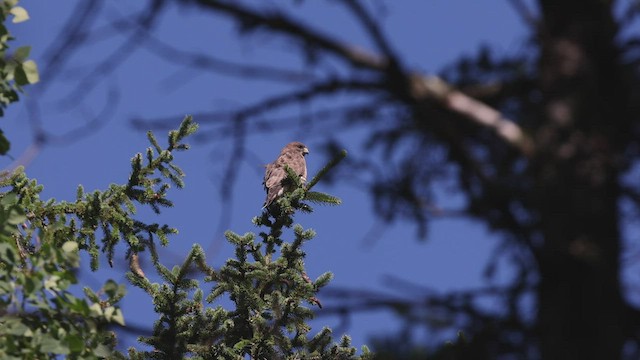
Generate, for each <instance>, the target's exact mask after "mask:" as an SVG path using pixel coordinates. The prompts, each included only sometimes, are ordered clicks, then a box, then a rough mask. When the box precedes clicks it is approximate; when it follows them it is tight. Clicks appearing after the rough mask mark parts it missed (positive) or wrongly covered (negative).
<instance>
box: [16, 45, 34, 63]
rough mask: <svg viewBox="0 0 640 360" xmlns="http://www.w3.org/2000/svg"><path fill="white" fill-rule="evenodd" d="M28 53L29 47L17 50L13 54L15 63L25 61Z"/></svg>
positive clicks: (29, 51)
mask: <svg viewBox="0 0 640 360" xmlns="http://www.w3.org/2000/svg"><path fill="white" fill-rule="evenodd" d="M30 53H31V46H21V47H19V48H17V49H16V51H15V52H14V53H13V58H14V59H15V60H16V61H17V62H20V63H21V62H23V61H25V60H27V58H28V57H29V54H30Z"/></svg>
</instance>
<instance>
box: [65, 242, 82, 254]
mask: <svg viewBox="0 0 640 360" xmlns="http://www.w3.org/2000/svg"><path fill="white" fill-rule="evenodd" d="M62 250H64V252H68V253H70V252H74V251H77V250H78V243H77V242H75V241H67V242H65V243H64V244H62Z"/></svg>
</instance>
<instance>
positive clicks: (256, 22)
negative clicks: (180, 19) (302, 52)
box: [192, 0, 388, 70]
mask: <svg viewBox="0 0 640 360" xmlns="http://www.w3.org/2000/svg"><path fill="white" fill-rule="evenodd" d="M192 1H195V2H196V3H198V4H200V5H202V6H203V7H204V8H208V9H211V10H217V11H220V12H223V13H226V14H228V15H231V16H232V17H234V18H235V19H236V20H238V21H239V22H240V23H241V24H244V25H246V26H247V27H250V26H252V27H253V26H254V27H265V28H268V29H269V30H271V31H273V32H275V33H279V34H282V35H285V36H288V37H291V38H294V39H299V40H301V41H302V42H303V43H304V44H310V45H312V46H313V47H315V48H319V49H322V50H325V51H327V52H329V53H331V54H334V55H336V56H338V57H339V58H342V59H343V60H345V61H347V62H348V63H350V64H351V65H353V66H354V67H356V68H366V69H370V70H384V69H386V67H387V65H388V59H386V58H384V57H380V56H376V55H373V54H369V53H366V52H364V51H361V50H359V49H356V48H353V47H350V46H346V45H343V44H341V43H340V41H338V40H336V39H333V38H331V37H330V36H329V35H327V34H322V33H321V32H319V31H317V30H314V29H312V28H311V27H309V26H307V25H305V24H303V23H301V22H298V21H296V20H294V19H292V18H290V17H288V16H286V15H284V14H282V13H272V14H270V15H264V14H261V13H260V12H259V11H257V10H254V9H251V8H249V7H247V6H243V5H240V4H238V3H237V2H235V1H234V2H231V1H222V0H216V1H211V0H192Z"/></svg>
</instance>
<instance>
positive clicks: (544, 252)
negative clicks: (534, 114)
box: [532, 0, 631, 359]
mask: <svg viewBox="0 0 640 360" xmlns="http://www.w3.org/2000/svg"><path fill="white" fill-rule="evenodd" d="M611 7H612V4H611V2H609V1H601V0H589V1H582V0H572V1H557V0H541V1H540V9H541V11H542V19H543V23H542V24H541V29H540V33H539V36H540V39H539V41H540V44H541V49H540V50H541V51H540V59H539V64H538V65H539V89H540V90H541V92H542V93H541V95H542V106H541V107H540V110H541V114H538V117H539V118H540V119H542V123H541V125H540V126H539V127H538V129H537V133H536V134H535V136H536V143H537V147H538V156H537V158H536V159H535V165H534V166H533V167H532V169H533V171H534V177H535V183H536V194H537V196H536V199H538V200H537V201H539V203H538V204H537V206H536V207H537V208H538V209H539V214H540V219H539V220H540V222H541V227H540V231H541V234H540V235H541V237H542V239H544V240H543V241H544V243H543V245H542V247H541V251H540V253H539V257H538V260H539V266H540V288H539V292H538V301H539V302H538V304H539V307H538V311H539V313H538V320H539V322H538V325H539V328H538V330H539V335H540V338H539V339H540V351H541V355H542V358H543V359H617V358H620V356H621V351H622V346H623V343H624V339H625V336H624V334H623V324H624V321H623V309H624V307H623V301H622V298H621V290H620V276H619V273H620V260H619V257H620V250H621V234H620V229H619V222H618V221H619V216H620V214H619V210H618V201H619V198H620V194H621V191H620V188H619V185H618V181H619V176H620V169H619V166H620V164H619V162H620V161H619V159H620V157H621V155H622V151H624V149H625V146H626V145H627V142H628V139H625V137H626V134H629V133H630V130H631V129H630V125H629V123H628V120H627V118H628V117H627V114H626V113H625V105H626V103H625V102H626V99H627V98H628V94H627V93H626V91H625V85H624V81H623V79H622V77H621V74H620V70H619V69H620V66H619V59H618V56H617V54H618V52H617V50H616V47H615V44H614V37H615V35H616V25H615V21H614V20H613V18H612V14H611V11H612V9H611Z"/></svg>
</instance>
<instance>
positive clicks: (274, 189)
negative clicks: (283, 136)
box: [262, 141, 309, 208]
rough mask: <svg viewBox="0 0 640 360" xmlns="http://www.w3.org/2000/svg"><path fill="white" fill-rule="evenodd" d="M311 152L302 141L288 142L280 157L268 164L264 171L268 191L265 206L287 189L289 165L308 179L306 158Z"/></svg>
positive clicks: (264, 183) (301, 176)
mask: <svg viewBox="0 0 640 360" xmlns="http://www.w3.org/2000/svg"><path fill="white" fill-rule="evenodd" d="M308 153H309V149H308V148H307V147H306V146H305V145H304V144H303V143H301V142H297V141H294V142H292V143H289V144H287V145H286V146H285V147H284V148H282V151H280V155H279V156H278V158H277V159H276V160H275V161H274V162H272V163H271V164H268V165H267V169H266V171H265V173H264V181H263V182H262V184H263V185H264V189H265V190H266V191H267V199H266V200H265V201H264V206H263V208H264V207H267V206H269V205H271V203H272V202H273V201H274V200H276V199H277V198H278V197H279V196H280V195H282V194H283V193H284V191H285V184H283V181H284V180H285V179H286V178H287V170H286V169H285V166H288V167H289V168H290V169H291V170H293V172H294V173H296V174H297V175H298V176H300V179H301V180H302V181H303V182H305V181H307V163H306V161H305V160H304V157H305V155H307V154H308Z"/></svg>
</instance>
